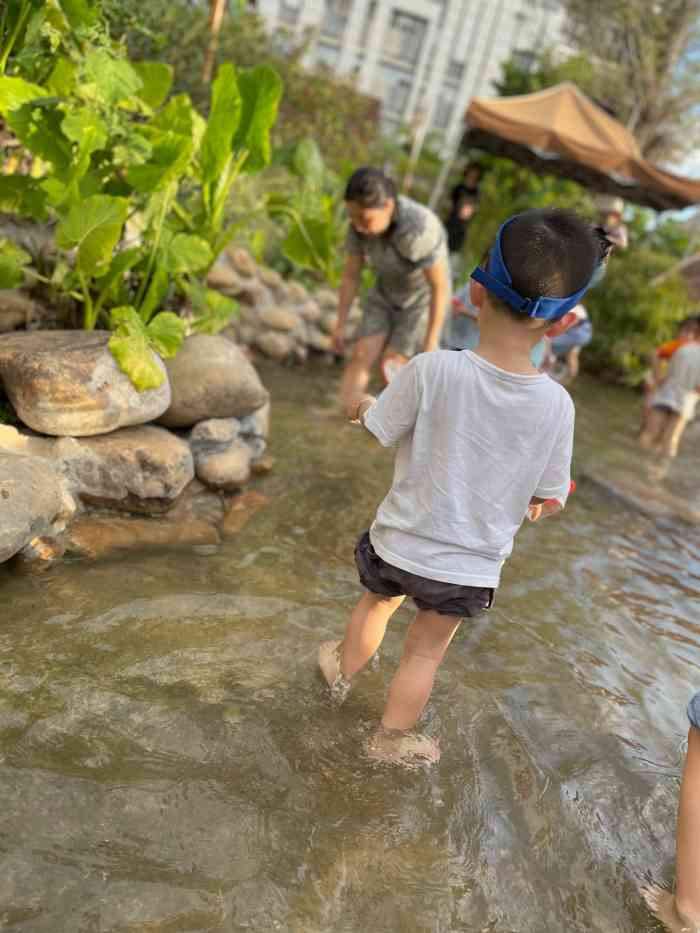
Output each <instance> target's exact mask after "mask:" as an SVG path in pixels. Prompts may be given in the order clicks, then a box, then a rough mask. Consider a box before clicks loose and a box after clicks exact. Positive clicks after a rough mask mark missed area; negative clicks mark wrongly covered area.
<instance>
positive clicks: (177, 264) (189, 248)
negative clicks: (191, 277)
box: [166, 233, 213, 275]
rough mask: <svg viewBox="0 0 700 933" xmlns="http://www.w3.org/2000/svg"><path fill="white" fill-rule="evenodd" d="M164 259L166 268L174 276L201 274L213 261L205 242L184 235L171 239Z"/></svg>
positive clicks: (179, 234) (195, 237)
mask: <svg viewBox="0 0 700 933" xmlns="http://www.w3.org/2000/svg"><path fill="white" fill-rule="evenodd" d="M166 257H167V260H166V261H167V264H168V268H169V269H170V271H171V272H172V273H173V274H174V275H184V274H185V273H191V272H201V271H202V269H206V267H207V266H208V265H209V264H210V263H211V261H212V259H213V256H212V253H211V249H210V248H209V244H208V243H207V241H206V240H204V239H202V237H198V236H190V235H189V234H185V233H178V234H176V235H175V236H174V237H173V238H172V240H171V241H170V242H169V244H168V247H167V253H166Z"/></svg>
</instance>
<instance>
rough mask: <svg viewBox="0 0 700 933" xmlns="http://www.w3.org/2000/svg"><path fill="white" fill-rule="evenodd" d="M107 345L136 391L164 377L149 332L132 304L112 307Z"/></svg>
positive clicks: (157, 384)
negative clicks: (109, 335)
mask: <svg viewBox="0 0 700 933" xmlns="http://www.w3.org/2000/svg"><path fill="white" fill-rule="evenodd" d="M112 329H113V330H114V333H113V334H112V336H111V337H110V338H109V349H110V350H111V351H112V356H113V357H114V359H115V360H116V363H117V365H118V366H119V368H120V369H121V371H122V372H123V373H126V375H127V376H128V377H129V379H131V381H132V383H133V384H134V386H135V387H136V388H137V389H138V390H139V392H145V391H146V390H148V389H157V388H158V386H161V385H162V384H163V382H164V381H165V373H164V372H163V370H162V369H161V367H160V366H159V364H158V360H157V359H156V357H155V355H154V352H153V350H152V349H151V346H150V341H149V336H148V333H147V331H146V328H145V326H144V324H143V322H142V321H141V319H140V317H139V316H138V314H137V313H136V311H135V310H134V309H133V308H130V307H121V308H114V310H113V311H112Z"/></svg>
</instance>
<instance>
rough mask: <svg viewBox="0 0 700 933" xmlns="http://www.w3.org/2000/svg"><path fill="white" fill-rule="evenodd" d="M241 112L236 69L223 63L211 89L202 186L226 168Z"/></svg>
mask: <svg viewBox="0 0 700 933" xmlns="http://www.w3.org/2000/svg"><path fill="white" fill-rule="evenodd" d="M242 109H243V102H242V100H241V95H240V92H239V90H238V82H237V80H236V69H235V68H234V67H233V65H231V64H228V63H227V64H225V65H222V66H221V68H219V72H218V74H217V76H216V79H215V80H214V83H213V84H212V89H211V109H210V111H209V119H208V120H207V128H206V130H205V131H204V137H203V139H202V147H201V176H202V182H203V183H204V184H209V183H211V182H217V181H218V180H219V178H220V176H221V174H222V172H223V171H224V169H225V168H226V164H227V162H228V160H229V158H230V156H231V145H232V142H233V138H234V134H235V133H236V131H237V130H238V127H239V122H240V119H241V112H242Z"/></svg>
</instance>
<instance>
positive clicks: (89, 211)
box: [56, 194, 128, 276]
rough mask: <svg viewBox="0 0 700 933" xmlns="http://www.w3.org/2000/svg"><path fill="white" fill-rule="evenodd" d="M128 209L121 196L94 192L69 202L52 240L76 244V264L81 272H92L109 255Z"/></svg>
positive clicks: (100, 267)
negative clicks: (82, 199)
mask: <svg viewBox="0 0 700 933" xmlns="http://www.w3.org/2000/svg"><path fill="white" fill-rule="evenodd" d="M127 213H128V202H127V201H126V199H125V198H112V197H109V196H108V195H103V194H96V195H93V196H92V197H90V198H86V199H85V200H84V201H82V202H80V203H78V204H73V205H71V207H70V209H69V211H68V213H67V214H66V216H65V217H64V218H63V219H62V220H61V222H60V223H59V225H58V227H57V228H56V243H57V244H58V245H59V246H60V247H61V248H62V249H73V248H77V250H78V255H77V265H78V267H79V268H80V269H81V270H82V272H83V274H85V275H89V276H94V275H95V274H98V273H99V272H101V271H102V270H104V268H105V266H107V265H108V264H109V263H110V261H111V259H112V252H113V250H114V247H115V246H116V245H117V243H118V242H119V238H120V236H121V232H122V228H123V227H124V223H125V221H126V217H127Z"/></svg>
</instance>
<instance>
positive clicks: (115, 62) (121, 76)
mask: <svg viewBox="0 0 700 933" xmlns="http://www.w3.org/2000/svg"><path fill="white" fill-rule="evenodd" d="M83 75H84V79H85V82H86V84H83V85H82V90H83V92H84V94H85V96H90V97H95V98H96V99H98V100H100V101H101V102H102V103H104V104H118V103H120V102H121V101H125V100H128V99H129V98H130V97H133V96H134V95H136V93H137V92H138V91H139V90H140V89H141V83H142V82H141V78H140V77H139V76H138V74H137V73H136V71H135V70H134V68H133V67H132V65H131V64H130V63H129V62H127V61H124V59H120V58H114V57H113V56H112V55H110V54H109V52H108V51H107V50H106V49H95V50H94V51H91V52H88V54H87V55H86V56H85V59H84V61H83Z"/></svg>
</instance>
